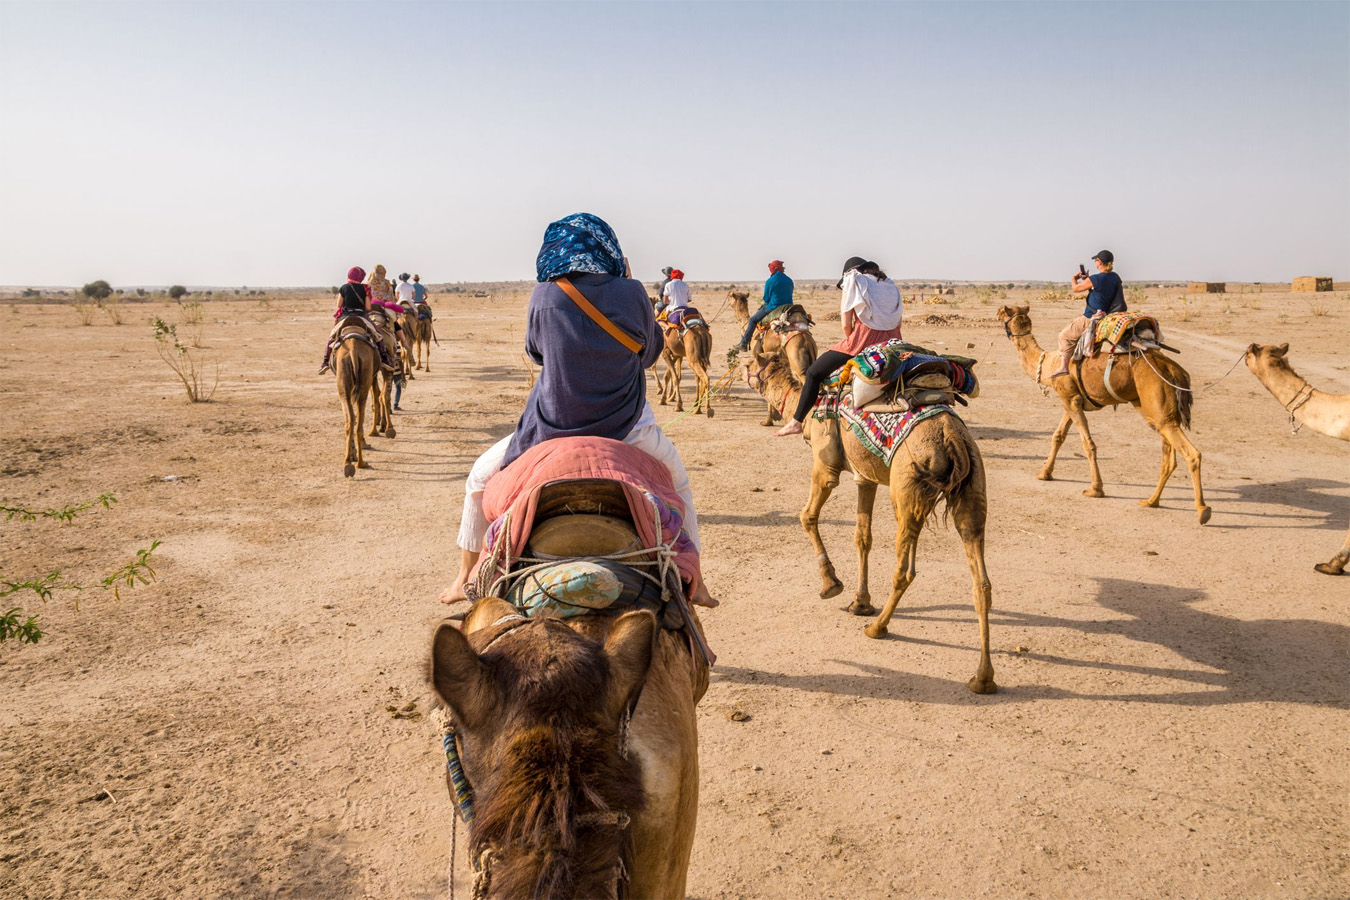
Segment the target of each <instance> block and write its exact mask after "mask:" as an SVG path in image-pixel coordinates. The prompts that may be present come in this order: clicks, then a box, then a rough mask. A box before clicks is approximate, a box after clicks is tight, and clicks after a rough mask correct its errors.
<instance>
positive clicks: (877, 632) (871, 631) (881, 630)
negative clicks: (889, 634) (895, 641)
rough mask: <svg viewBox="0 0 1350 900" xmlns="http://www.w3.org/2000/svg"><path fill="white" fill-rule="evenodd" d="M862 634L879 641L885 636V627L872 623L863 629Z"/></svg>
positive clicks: (878, 623)
mask: <svg viewBox="0 0 1350 900" xmlns="http://www.w3.org/2000/svg"><path fill="white" fill-rule="evenodd" d="M863 634H865V635H867V636H868V637H870V638H872V639H873V640H878V641H879V640H881V639H882V638H884V637H885V636H886V626H885V625H882V624H881V623H880V622H873V623H872V624H871V625H868V626H867V627H866V628H864V629H863Z"/></svg>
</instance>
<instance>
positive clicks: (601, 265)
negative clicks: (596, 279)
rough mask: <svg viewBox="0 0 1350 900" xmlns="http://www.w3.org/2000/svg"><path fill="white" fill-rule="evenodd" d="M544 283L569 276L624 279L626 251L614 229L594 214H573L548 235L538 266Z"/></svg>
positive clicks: (550, 226) (549, 229) (547, 232)
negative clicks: (574, 274)
mask: <svg viewBox="0 0 1350 900" xmlns="http://www.w3.org/2000/svg"><path fill="white" fill-rule="evenodd" d="M534 267H535V271H536V272H537V274H538V278H539V280H540V281H552V280H553V279H554V278H557V277H558V276H559V275H566V274H567V273H568V272H591V273H594V274H596V275H617V276H618V277H620V278H622V277H623V250H622V249H621V248H620V247H619V239H618V238H617V237H615V236H614V229H612V228H610V227H609V225H607V224H605V220H604V219H601V218H600V217H599V216H593V215H591V214H590V213H573V214H572V215H570V216H567V217H565V218H562V219H559V220H558V221H556V222H554V223H552V224H551V225H549V226H548V228H547V229H545V231H544V246H542V247H540V248H539V258H538V259H537V260H535V263H534Z"/></svg>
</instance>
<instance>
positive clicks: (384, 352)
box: [319, 266, 398, 375]
mask: <svg viewBox="0 0 1350 900" xmlns="http://www.w3.org/2000/svg"><path fill="white" fill-rule="evenodd" d="M365 277H366V270H365V269H363V268H361V267H360V266H352V267H351V268H350V269H348V270H347V283H346V284H344V285H343V286H342V287H341V288H339V289H338V308H337V310H336V311H335V312H334V313H333V319H334V321H335V322H336V324H335V325H334V326H333V331H332V333H331V334H330V335H329V336H328V344H327V346H326V347H325V348H324V351H323V365H321V366H319V374H320V375H322V374H323V373H324V372H327V371H328V370H329V368H331V366H330V363H329V360H330V359H331V357H332V355H333V349H334V347H336V345H337V338H338V332H340V331H341V330H342V328H343V324H342V323H343V322H344V321H347V322H350V321H352V320H353V319H356V320H357V321H360V323H361V324H362V325H364V326H365V328H366V331H367V332H369V334H370V337H371V340H372V341H374V343H375V347H376V349H377V350H379V351H380V365H381V366H383V367H384V369H385V370H386V371H389V372H392V371H394V370H395V369H396V368H398V363H397V361H396V360H391V359H390V358H389V352H388V349H387V348H386V347H385V345H384V335H382V334H381V333H380V330H379V329H378V328H376V327H375V323H374V322H372V321H371V320H370V307H371V303H372V300H371V298H370V286H369V285H366V284H362V283H361V282H362V281H364V280H365Z"/></svg>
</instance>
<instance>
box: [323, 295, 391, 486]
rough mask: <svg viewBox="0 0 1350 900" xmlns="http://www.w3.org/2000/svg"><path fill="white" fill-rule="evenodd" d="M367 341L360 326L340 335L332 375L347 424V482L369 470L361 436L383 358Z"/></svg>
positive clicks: (345, 469) (349, 328)
mask: <svg viewBox="0 0 1350 900" xmlns="http://www.w3.org/2000/svg"><path fill="white" fill-rule="evenodd" d="M368 337H369V333H368V332H367V331H366V327H365V326H364V325H363V324H361V323H359V322H358V323H356V324H354V325H351V326H348V327H346V328H343V329H342V330H341V331H340V332H339V337H338V345H337V348H336V349H334V350H333V371H334V372H335V373H336V374H337V386H338V397H339V399H341V401H342V412H343V415H344V417H345V420H346V435H347V438H346V446H347V449H346V455H345V456H344V458H343V466H342V474H343V475H345V476H347V477H348V478H351V477H352V476H353V475H355V474H356V470H357V469H369V468H370V464H369V463H367V462H366V460H365V456H364V455H363V454H362V452H361V451H362V450H363V449H364V447H365V438H364V436H363V435H362V434H361V432H362V430H363V429H364V428H365V422H366V398H367V397H368V396H369V395H370V388H371V385H372V384H374V382H375V373H376V372H377V371H379V368H380V354H379V351H377V350H376V349H375V347H374V346H373V345H372V344H370V343H369V342H368Z"/></svg>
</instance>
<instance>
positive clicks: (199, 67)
mask: <svg viewBox="0 0 1350 900" xmlns="http://www.w3.org/2000/svg"><path fill="white" fill-rule="evenodd" d="M372 34H374V35H378V38H377V39H376V38H372V37H371V35H372ZM0 113H3V115H4V118H5V120H6V121H7V122H10V123H27V125H28V127H26V128H22V129H21V128H13V129H11V135H10V137H9V139H8V140H6V141H5V142H4V144H3V145H0V205H3V207H4V209H5V211H6V215H5V216H4V217H3V220H0V283H10V284H14V285H17V286H24V285H26V286H29V287H44V288H46V287H47V286H49V285H50V286H53V287H51V288H49V289H60V288H61V287H62V286H64V287H67V288H68V287H70V286H76V287H77V286H78V285H81V284H83V283H85V282H88V281H92V280H95V279H100V278H101V279H106V280H108V281H109V282H111V283H112V284H114V285H115V286H122V287H125V286H132V287H135V286H146V285H149V284H155V285H158V284H174V283H178V284H184V285H199V286H201V289H203V290H206V289H217V290H221V289H228V290H233V289H235V288H234V286H235V285H242V284H249V285H265V286H268V287H273V288H278V287H283V286H295V287H308V286H325V285H331V284H335V283H340V282H341V280H342V278H343V276H344V274H345V272H346V270H347V268H348V267H349V266H351V265H362V266H364V267H365V268H367V269H371V268H373V267H374V265H375V263H383V264H385V265H386V266H387V267H388V268H389V270H390V272H391V273H396V272H399V271H404V270H406V271H410V272H411V271H417V272H419V273H420V274H421V275H422V277H423V280H424V281H428V282H434V283H443V282H451V283H453V282H483V281H521V280H530V279H531V278H532V274H533V266H534V257H535V254H536V252H537V250H538V246H539V241H540V238H541V236H542V234H543V230H544V227H545V225H546V224H547V223H548V222H549V221H551V220H553V219H556V218H559V217H561V216H563V215H566V214H569V213H572V212H576V211H580V210H586V211H590V212H594V213H596V214H598V215H600V216H602V217H603V218H605V219H606V220H608V221H609V222H610V223H611V224H612V225H613V226H614V228H615V230H616V232H617V233H618V235H619V239H620V242H621V243H622V244H623V247H624V249H625V251H626V252H627V254H628V256H629V257H630V259H631V261H632V263H633V266H634V275H635V276H636V277H638V278H640V279H641V280H643V281H645V282H651V281H654V280H656V279H658V278H659V277H660V275H659V270H660V268H661V266H663V265H677V266H679V267H681V268H683V269H684V270H685V271H686V272H687V273H688V275H689V278H690V280H691V281H694V282H702V283H708V282H731V281H737V282H754V281H760V280H762V279H763V277H764V275H765V274H766V269H765V263H766V262H767V261H768V260H770V259H774V258H780V259H783V260H786V261H787V263H788V270H789V272H790V273H791V274H792V275H793V277H795V278H800V279H803V280H824V279H827V278H832V277H837V274H838V269H839V265H840V263H841V262H842V260H843V259H845V258H847V257H848V256H852V255H855V254H856V255H862V256H866V257H869V258H872V259H876V260H877V261H878V262H880V263H881V265H882V266H883V268H885V269H886V270H887V271H888V272H889V273H890V274H891V275H892V276H893V277H895V278H897V279H903V280H918V281H930V282H932V281H958V282H959V281H982V282H988V281H1002V282H1008V281H1013V282H1024V281H1065V282H1067V280H1068V276H1069V273H1070V272H1072V271H1073V270H1074V269H1076V267H1077V265H1078V264H1079V263H1087V262H1088V261H1089V258H1090V257H1091V255H1092V254H1093V253H1095V252H1096V251H1098V250H1100V249H1103V248H1108V249H1111V250H1113V251H1114V252H1115V254H1116V258H1117V270H1118V271H1119V272H1120V273H1121V275H1122V276H1123V277H1124V278H1126V279H1127V280H1129V281H1190V280H1195V281H1202V280H1209V281H1232V282H1257V281H1259V282H1265V283H1272V282H1282V281H1283V282H1287V281H1289V280H1290V279H1292V278H1294V277H1296V276H1300V275H1322V276H1331V277H1333V278H1335V279H1337V280H1346V279H1350V4H1346V3H1298V2H1292V3H1146V2H1141V3H1095V4H1077V5H1073V4H1041V3H994V4H991V3H807V2H801V3H780V4H763V3H720V4H719V3H695V4H687V3H643V4H614V3H557V4H540V3H510V4H482V3H454V4H439V3H399V4H392V5H378V4H364V3H337V4H333V3H287V4H264V3H243V2H240V3H229V2H225V3H222V2H212V0H206V2H199V3H187V4H183V3H171V2H125V3H63V2H46V3H18V2H12V0H11V2H0ZM925 272H951V273H954V274H952V275H951V276H949V277H948V276H933V275H924V274H920V273H925ZM222 286H223V287H222ZM255 289H256V288H255Z"/></svg>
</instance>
